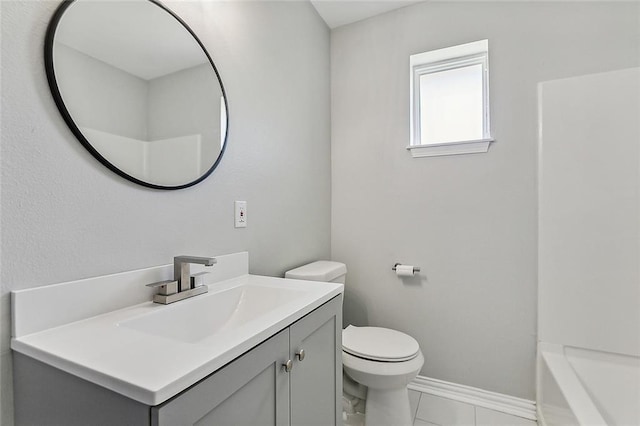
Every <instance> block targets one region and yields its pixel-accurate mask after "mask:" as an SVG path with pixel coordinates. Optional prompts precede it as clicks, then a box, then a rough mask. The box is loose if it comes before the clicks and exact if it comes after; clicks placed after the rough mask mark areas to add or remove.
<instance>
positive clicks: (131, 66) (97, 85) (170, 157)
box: [45, 0, 228, 189]
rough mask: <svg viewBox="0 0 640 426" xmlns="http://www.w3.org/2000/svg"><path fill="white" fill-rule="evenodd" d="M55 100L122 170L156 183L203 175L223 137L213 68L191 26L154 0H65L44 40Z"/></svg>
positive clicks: (176, 185) (176, 184)
mask: <svg viewBox="0 0 640 426" xmlns="http://www.w3.org/2000/svg"><path fill="white" fill-rule="evenodd" d="M45 67H46V72H47V79H48V80H49V86H50V87H51V92H52V94H53V97H54V99H55V102H56V104H57V105H58V109H59V110H60V112H61V113H62V116H63V117H64V120H65V121H66V122H67V124H68V125H69V127H70V128H71V130H72V131H73V133H74V134H75V135H76V137H77V138H78V139H79V140H80V142H81V143H82V144H83V145H84V146H85V148H87V149H88V150H89V151H90V152H91V154H93V155H94V156H95V157H96V158H97V159H98V160H99V161H100V162H102V164H104V165H105V166H107V167H108V168H109V169H111V170H112V171H114V172H116V173H117V174H119V175H120V176H122V177H124V178H126V179H129V180H131V181H133V182H136V183H138V184H140V185H144V186H147V187H151V188H157V189H180V188H186V187H188V186H192V185H195V184H196V183H198V182H200V181H202V180H203V179H205V178H206V177H207V176H208V175H209V174H211V172H212V171H213V170H214V169H215V167H216V166H217V165H218V163H219V162H220V159H221V157H222V154H223V153H224V149H225V145H226V139H227V124H228V118H227V100H226V96H225V92H224V88H223V86H222V81H221V79H220V75H219V74H218V71H217V69H216V67H215V65H214V64H213V61H212V60H211V57H210V56H209V54H208V53H207V51H206V49H205V48H204V46H203V45H202V43H201V42H200V40H199V39H198V38H197V37H196V35H195V34H194V33H193V31H192V30H191V29H190V28H189V27H188V26H187V25H186V24H185V23H184V22H183V21H182V20H181V19H180V18H179V17H178V16H177V15H175V14H174V13H173V12H171V11H170V10H169V9H167V8H166V7H165V6H163V5H162V4H160V3H158V2H157V1H155V0H126V1H112V0H108V1H104V0H67V1H65V2H63V3H62V5H61V6H60V7H59V8H58V10H57V11H56V13H55V15H54V16H53V18H52V20H51V23H50V24H49V29H48V30H47V37H46V40H45Z"/></svg>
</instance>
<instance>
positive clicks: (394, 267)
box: [391, 262, 420, 274]
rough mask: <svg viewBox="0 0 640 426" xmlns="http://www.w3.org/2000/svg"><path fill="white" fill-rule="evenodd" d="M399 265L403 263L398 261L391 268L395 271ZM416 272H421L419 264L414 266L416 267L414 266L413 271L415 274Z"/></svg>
mask: <svg viewBox="0 0 640 426" xmlns="http://www.w3.org/2000/svg"><path fill="white" fill-rule="evenodd" d="M398 265H402V263H399V262H396V264H395V265H393V268H391V270H392V271H395V270H396V267H397V266H398ZM416 272H420V267H419V266H414V267H413V273H414V274H415V273H416Z"/></svg>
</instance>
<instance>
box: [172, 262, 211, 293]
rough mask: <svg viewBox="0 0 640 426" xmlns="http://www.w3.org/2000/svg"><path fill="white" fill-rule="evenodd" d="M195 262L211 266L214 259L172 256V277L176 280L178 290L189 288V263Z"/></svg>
mask: <svg viewBox="0 0 640 426" xmlns="http://www.w3.org/2000/svg"><path fill="white" fill-rule="evenodd" d="M192 263H197V264H200V265H204V266H213V265H215V264H216V259H214V258H213V257H197V256H176V257H174V258H173V279H174V281H178V291H186V290H190V289H191V273H190V268H189V265H190V264H192Z"/></svg>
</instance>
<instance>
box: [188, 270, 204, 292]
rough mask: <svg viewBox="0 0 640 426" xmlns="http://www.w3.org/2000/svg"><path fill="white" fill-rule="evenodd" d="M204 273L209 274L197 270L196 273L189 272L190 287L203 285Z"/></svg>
mask: <svg viewBox="0 0 640 426" xmlns="http://www.w3.org/2000/svg"><path fill="white" fill-rule="evenodd" d="M205 275H209V272H198V273H196V274H191V277H190V279H191V288H196V287H202V286H203V285H205V283H204V276H205Z"/></svg>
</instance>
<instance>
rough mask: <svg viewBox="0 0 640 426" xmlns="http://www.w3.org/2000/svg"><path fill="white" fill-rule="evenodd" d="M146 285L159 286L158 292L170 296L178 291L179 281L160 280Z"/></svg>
mask: <svg viewBox="0 0 640 426" xmlns="http://www.w3.org/2000/svg"><path fill="white" fill-rule="evenodd" d="M146 286H147V287H157V288H158V294H161V295H163V296H170V295H172V294H176V293H177V292H178V281H176V280H165V281H158V282H155V283H151V284H147V285H146Z"/></svg>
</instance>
